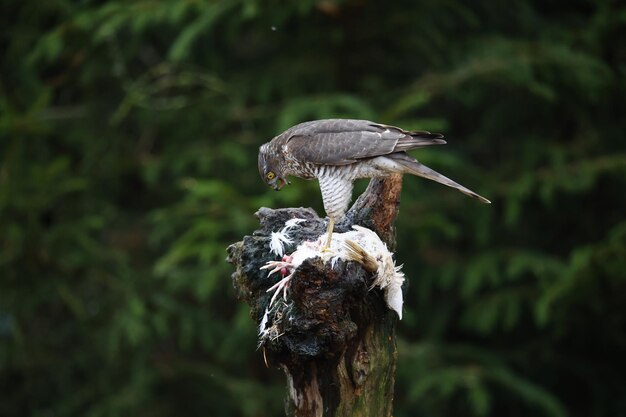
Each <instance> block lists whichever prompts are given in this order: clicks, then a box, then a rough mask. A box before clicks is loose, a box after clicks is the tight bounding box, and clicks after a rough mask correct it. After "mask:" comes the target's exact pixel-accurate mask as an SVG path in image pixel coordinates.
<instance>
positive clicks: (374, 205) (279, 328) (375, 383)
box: [227, 176, 402, 417]
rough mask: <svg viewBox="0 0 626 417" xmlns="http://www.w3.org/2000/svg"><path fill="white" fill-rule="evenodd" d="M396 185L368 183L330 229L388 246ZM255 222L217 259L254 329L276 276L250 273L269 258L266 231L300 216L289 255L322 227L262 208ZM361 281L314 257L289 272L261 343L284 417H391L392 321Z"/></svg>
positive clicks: (352, 266)
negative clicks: (283, 391)
mask: <svg viewBox="0 0 626 417" xmlns="http://www.w3.org/2000/svg"><path fill="white" fill-rule="evenodd" d="M401 187H402V177H401V176H393V177H389V178H385V179H372V180H371V181H370V184H369V186H368V188H367V190H366V191H365V193H363V195H361V197H359V199H358V200H357V201H356V203H355V204H354V206H353V207H352V208H351V209H350V210H349V212H348V213H347V214H346V216H345V218H344V219H343V220H342V221H341V222H340V223H338V224H337V225H336V226H335V231H336V232H344V231H348V230H349V229H350V228H351V227H352V225H354V224H358V225H361V226H365V227H368V228H370V229H372V230H374V231H375V232H376V233H377V234H378V235H379V236H380V238H381V239H382V240H383V241H384V242H385V243H386V244H387V246H388V247H389V248H390V249H393V247H394V246H395V241H394V240H395V229H394V221H395V218H396V216H397V213H398V206H399V198H400V190H401ZM257 216H258V217H259V220H260V223H261V228H260V229H259V230H257V231H255V232H254V233H253V235H252V236H246V237H244V239H243V241H241V242H238V243H235V244H233V245H231V246H230V247H229V248H228V254H229V256H228V258H227V260H228V261H229V262H231V263H233V264H234V265H235V267H236V272H235V273H234V274H233V284H234V287H235V290H236V292H237V296H238V298H239V299H240V300H243V301H246V302H247V303H248V304H249V305H250V307H251V315H252V317H253V318H254V320H256V322H257V323H260V322H261V320H262V317H263V315H264V313H265V311H266V308H267V307H268V303H269V299H270V294H268V293H267V292H266V291H267V289H268V288H269V287H271V286H272V285H273V284H274V283H275V282H276V280H277V279H278V278H275V277H274V276H271V277H268V276H267V272H266V271H262V270H260V269H259V268H260V267H261V266H263V265H265V263H266V262H267V261H270V260H276V256H275V255H272V254H271V253H270V250H269V241H270V236H271V232H274V231H278V230H280V229H282V227H283V226H284V223H285V221H287V220H289V219H292V218H301V219H306V221H305V222H303V223H301V226H302V227H300V228H298V229H297V231H296V234H295V235H292V236H291V237H292V238H293V243H292V244H291V245H289V246H288V247H287V248H286V253H290V252H291V251H293V250H294V249H295V248H296V246H297V245H298V244H299V243H301V242H302V241H304V240H312V239H315V238H317V237H318V236H320V235H321V234H323V233H324V231H325V227H326V223H325V221H324V220H323V219H321V218H319V217H318V216H317V214H316V213H315V212H314V211H313V210H311V209H304V208H290V209H278V210H271V209H267V208H262V209H260V210H259V212H258V213H257ZM371 280H372V275H371V274H370V273H368V272H367V271H365V269H363V267H362V266H361V265H359V264H356V263H354V262H342V261H339V262H337V264H336V265H334V266H333V267H331V266H330V265H328V264H324V263H323V262H321V260H320V259H319V258H316V259H310V260H307V261H305V262H304V263H302V265H300V267H299V268H298V269H297V270H296V271H295V273H294V275H293V278H292V279H291V282H290V287H289V297H288V298H289V301H288V302H285V301H282V300H280V301H279V304H278V306H274V307H273V309H272V314H273V317H274V318H276V317H278V319H276V320H275V324H274V326H275V327H276V328H275V329H274V331H275V333H274V334H273V336H271V337H268V338H266V339H265V340H264V341H263V346H262V349H263V352H264V356H265V358H266V360H267V362H268V364H270V365H273V366H277V367H279V368H281V369H283V370H284V372H285V374H286V376H287V385H288V396H287V400H286V413H287V415H288V416H294V417H348V416H360V417H384V416H391V415H392V402H393V390H394V377H395V368H396V356H397V353H396V339H395V328H396V323H397V315H396V313H395V312H393V311H392V310H390V309H389V308H388V307H387V306H386V304H385V302H384V299H383V297H382V294H381V293H380V292H379V291H378V290H369V288H370V284H371ZM280 303H282V304H280Z"/></svg>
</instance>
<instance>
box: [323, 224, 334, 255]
mask: <svg viewBox="0 0 626 417" xmlns="http://www.w3.org/2000/svg"><path fill="white" fill-rule="evenodd" d="M334 227H335V221H334V220H333V218H332V217H329V218H328V227H327V228H326V244H325V245H324V247H323V248H322V252H330V243H331V242H332V238H333V229H334Z"/></svg>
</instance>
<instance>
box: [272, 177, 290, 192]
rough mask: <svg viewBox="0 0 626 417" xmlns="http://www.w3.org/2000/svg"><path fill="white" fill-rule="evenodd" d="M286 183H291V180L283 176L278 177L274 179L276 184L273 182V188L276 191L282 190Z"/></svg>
mask: <svg viewBox="0 0 626 417" xmlns="http://www.w3.org/2000/svg"><path fill="white" fill-rule="evenodd" d="M285 184H289V181H287V180H286V179H283V178H276V181H274V184H272V188H274V190H276V191H280V190H281V188H283V187H284V186H285Z"/></svg>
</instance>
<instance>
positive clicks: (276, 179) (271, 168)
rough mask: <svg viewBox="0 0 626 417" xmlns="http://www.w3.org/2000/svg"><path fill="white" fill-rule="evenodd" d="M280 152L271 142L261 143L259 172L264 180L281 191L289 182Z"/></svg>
mask: <svg viewBox="0 0 626 417" xmlns="http://www.w3.org/2000/svg"><path fill="white" fill-rule="evenodd" d="M279 158H280V156H279V154H278V152H276V151H275V150H274V149H273V147H271V146H270V144H269V143H266V144H264V145H261V147H260V148H259V174H260V175H261V178H263V181H265V183H266V184H267V185H269V186H270V187H272V188H273V189H275V190H276V191H279V190H280V189H281V188H283V186H284V185H285V184H289V182H288V181H287V178H285V174H284V172H283V170H282V169H281V166H282V164H281V163H280V161H279Z"/></svg>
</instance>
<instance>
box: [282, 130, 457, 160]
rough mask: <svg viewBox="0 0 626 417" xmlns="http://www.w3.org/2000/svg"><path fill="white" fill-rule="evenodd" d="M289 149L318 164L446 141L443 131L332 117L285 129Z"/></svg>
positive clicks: (372, 155)
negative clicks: (409, 128)
mask: <svg viewBox="0 0 626 417" xmlns="http://www.w3.org/2000/svg"><path fill="white" fill-rule="evenodd" d="M285 134H288V135H289V138H288V140H287V144H286V146H287V149H288V152H289V153H290V154H291V155H292V156H293V157H295V158H296V159H298V160H301V161H306V162H310V163H314V164H324V165H347V164H352V163H354V162H356V161H358V160H360V159H367V158H374V157H377V156H381V155H389V154H391V153H394V152H399V151H405V150H409V149H415V148H420V147H423V146H429V145H437V144H443V143H445V141H444V140H443V139H442V135H440V134H437V133H430V132H423V131H419V132H417V131H416V132H409V131H405V130H402V129H400V128H397V127H393V126H386V125H381V124H378V123H374V122H369V121H367V120H350V119H347V120H346V119H329V120H318V121H314V122H307V123H303V124H300V125H297V126H295V127H294V128H292V129H289V131H287V132H285Z"/></svg>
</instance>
